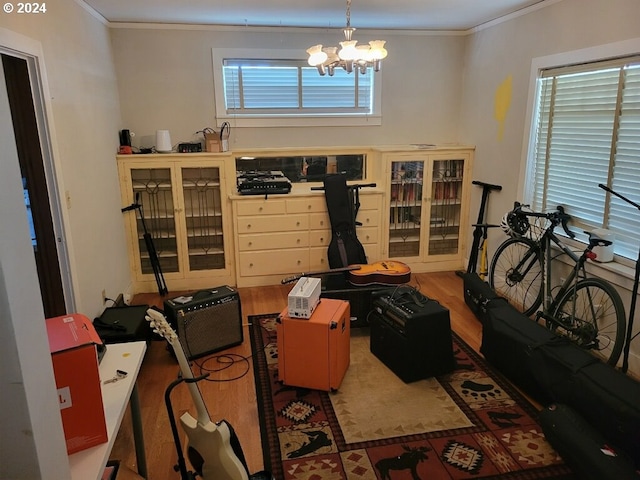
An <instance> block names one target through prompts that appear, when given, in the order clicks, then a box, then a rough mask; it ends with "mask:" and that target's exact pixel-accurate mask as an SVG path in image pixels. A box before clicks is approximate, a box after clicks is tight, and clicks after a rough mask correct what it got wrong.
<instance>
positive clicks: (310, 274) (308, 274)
mask: <svg viewBox="0 0 640 480" xmlns="http://www.w3.org/2000/svg"><path fill="white" fill-rule="evenodd" d="M360 268H362V267H361V266H360V265H350V266H348V267H340V268H332V269H331V270H323V271H321V272H306V273H300V274H298V275H293V276H291V277H287V278H284V279H282V281H281V282H280V283H282V284H283V285H284V284H287V283H291V282H295V281H296V280H300V279H301V278H302V277H313V276H316V275H328V274H330V273H340V272H351V271H353V270H359V269H360Z"/></svg>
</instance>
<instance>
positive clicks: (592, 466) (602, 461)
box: [539, 403, 640, 480]
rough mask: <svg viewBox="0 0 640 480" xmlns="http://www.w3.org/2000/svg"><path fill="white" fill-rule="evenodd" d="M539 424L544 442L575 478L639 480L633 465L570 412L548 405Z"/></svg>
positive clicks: (564, 408)
mask: <svg viewBox="0 0 640 480" xmlns="http://www.w3.org/2000/svg"><path fill="white" fill-rule="evenodd" d="M539 421H540V426H541V427H542V431H543V432H544V436H545V438H546V439H547V441H548V442H549V443H550V444H551V446H552V447H553V448H554V449H555V450H556V452H558V453H559V454H560V456H561V457H562V458H563V460H564V461H565V462H566V463H567V465H569V466H570V467H571V469H572V470H573V471H574V472H575V473H576V474H577V475H578V477H579V478H581V479H585V480H601V479H604V478H611V479H613V478H615V479H616V480H627V479H628V480H630V479H640V474H639V473H638V472H637V471H636V469H635V467H634V465H633V462H632V461H631V460H630V459H629V458H628V457H627V456H626V455H625V454H624V453H622V452H621V451H618V450H617V449H616V448H615V447H613V446H612V445H611V443H609V440H607V439H606V438H605V437H604V436H603V435H602V434H601V433H600V432H598V431H597V430H596V429H595V428H594V427H593V426H592V425H591V424H590V423H589V422H588V421H587V420H586V419H585V418H583V417H582V416H581V415H579V414H578V412H576V411H575V410H574V409H572V408H570V407H568V406H567V405H564V404H562V403H558V404H556V403H554V404H551V405H549V406H548V407H546V408H545V409H544V410H542V412H540V417H539Z"/></svg>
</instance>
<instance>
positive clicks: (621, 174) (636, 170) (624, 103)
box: [531, 57, 640, 259]
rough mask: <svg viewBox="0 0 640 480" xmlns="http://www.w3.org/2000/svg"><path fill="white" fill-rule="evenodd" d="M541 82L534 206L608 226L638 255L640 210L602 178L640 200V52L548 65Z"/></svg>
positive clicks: (623, 249) (621, 246)
mask: <svg viewBox="0 0 640 480" xmlns="http://www.w3.org/2000/svg"><path fill="white" fill-rule="evenodd" d="M538 82H539V88H538V92H539V96H538V108H537V112H538V117H537V122H536V139H535V152H533V153H534V154H533V156H532V158H533V159H534V161H535V168H534V172H533V182H534V185H533V200H532V202H531V203H532V208H533V209H535V210H541V211H543V210H551V209H555V207H556V206H557V205H563V206H565V208H566V209H567V212H568V213H570V214H571V216H572V217H573V224H574V226H577V227H578V228H580V230H579V231H581V230H582V229H587V230H589V229H593V228H607V229H609V230H611V231H612V232H613V233H614V234H615V236H616V240H615V245H614V248H615V253H616V254H618V255H621V256H623V257H627V258H631V259H635V258H636V257H637V254H638V248H639V247H640V211H638V210H637V209H635V208H634V207H632V206H629V205H628V204H627V203H626V202H624V201H623V200H621V199H619V198H617V197H616V196H614V195H611V194H609V193H607V192H605V191H604V190H603V189H601V188H599V187H598V184H601V183H602V184H604V185H607V186H609V187H610V188H611V189H613V190H614V191H616V192H618V193H620V194H622V195H624V196H626V197H627V198H629V199H630V200H633V201H635V202H636V203H640V188H638V185H640V58H638V57H633V58H626V59H616V60H612V61H607V62H600V63H594V64H591V65H589V64H582V65H578V66H573V67H563V68H558V69H550V70H545V71H543V72H542V74H541V76H540V78H539V79H538ZM574 230H576V229H574ZM579 231H576V233H579ZM582 238H583V239H584V238H585V237H584V236H583V237H582Z"/></svg>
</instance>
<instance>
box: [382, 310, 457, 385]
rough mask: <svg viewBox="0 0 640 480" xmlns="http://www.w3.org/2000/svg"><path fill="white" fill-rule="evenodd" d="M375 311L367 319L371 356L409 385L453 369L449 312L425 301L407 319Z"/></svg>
mask: <svg viewBox="0 0 640 480" xmlns="http://www.w3.org/2000/svg"><path fill="white" fill-rule="evenodd" d="M379 310H380V309H376V310H374V311H373V313H372V314H371V315H370V317H369V318H370V325H371V343H370V348H371V353H373V354H374V355H375V356H376V357H377V358H378V359H379V360H380V361H382V363H384V364H385V365H386V366H387V367H389V369H391V371H393V373H395V374H396V375H397V376H398V377H400V379H402V381H404V382H406V383H409V382H413V381H415V380H420V379H423V378H429V377H434V376H437V375H443V374H445V373H449V372H451V371H452V370H453V368H454V365H455V363H454V358H453V344H452V339H451V324H450V321H449V310H447V309H446V308H444V307H442V306H441V305H440V304H438V302H435V301H433V300H428V301H427V303H426V304H425V305H423V306H422V307H421V308H420V312H418V313H417V314H416V313H414V314H412V315H411V317H410V318H404V317H401V316H399V315H390V314H388V313H385V312H384V311H382V312H380V311H379Z"/></svg>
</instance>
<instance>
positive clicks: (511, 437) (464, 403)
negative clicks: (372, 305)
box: [249, 314, 574, 480]
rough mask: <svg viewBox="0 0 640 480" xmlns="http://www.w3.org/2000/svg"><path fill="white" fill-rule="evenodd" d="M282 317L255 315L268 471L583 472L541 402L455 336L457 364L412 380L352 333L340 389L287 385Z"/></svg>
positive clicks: (399, 475) (292, 476)
mask: <svg viewBox="0 0 640 480" xmlns="http://www.w3.org/2000/svg"><path fill="white" fill-rule="evenodd" d="M276 317H277V314H266V315H256V316H250V317H249V322H250V324H252V326H251V327H250V333H251V346H252V349H253V352H254V357H253V358H254V372H255V380H256V393H257V398H258V402H259V406H258V407H259V414H260V423H261V425H260V427H261V432H262V445H263V452H264V462H265V469H267V470H269V471H271V472H272V473H273V474H274V476H275V478H276V479H277V480H281V479H282V480H320V479H322V480H324V479H327V480H404V479H407V480H409V479H410V480H420V479H421V480H432V479H447V480H450V479H467V478H496V479H527V480H528V479H541V478H554V479H560V478H567V479H568V478H574V477H573V476H572V475H571V472H570V470H569V468H568V467H566V466H565V465H564V464H563V463H562V460H561V459H560V458H559V456H558V455H557V454H556V452H555V451H553V449H552V448H551V446H550V445H549V444H548V443H547V442H546V440H545V439H544V435H543V433H542V429H541V428H540V426H539V425H538V424H537V423H536V420H535V418H536V415H537V411H536V409H535V408H534V407H533V406H531V405H530V404H529V403H528V402H527V400H526V399H524V398H523V397H522V396H521V395H520V394H519V393H518V392H517V391H515V390H514V389H513V388H511V387H510V385H509V384H508V382H506V381H505V380H504V379H503V378H502V377H501V376H500V375H499V374H498V373H496V372H494V371H492V369H491V368H490V366H488V365H487V364H486V362H484V360H483V359H482V358H481V357H480V356H479V355H477V354H476V353H475V352H474V351H473V350H472V349H471V348H469V347H468V346H467V345H466V344H465V343H464V342H463V341H462V340H461V339H460V338H458V337H457V336H456V335H455V334H454V352H455V358H456V364H457V365H456V369H455V370H454V371H453V372H452V373H450V374H448V375H443V376H441V377H437V378H435V379H426V380H419V381H417V382H412V383H409V384H405V383H404V382H402V381H401V380H399V379H398V378H397V377H396V376H395V374H393V372H391V371H390V370H389V369H388V368H387V367H386V366H384V364H382V363H381V362H380V361H379V360H378V359H377V358H376V357H375V356H374V355H373V354H371V352H370V351H369V337H368V336H367V333H368V331H367V329H354V330H352V335H351V363H350V365H349V369H348V370H347V373H346V375H345V378H344V380H343V382H342V384H341V385H340V388H339V389H338V390H337V391H336V392H330V393H328V392H322V391H317V390H309V389H305V388H298V387H292V386H286V385H283V384H282V382H280V381H279V378H278V352H277V342H276V323H275V318H276Z"/></svg>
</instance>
